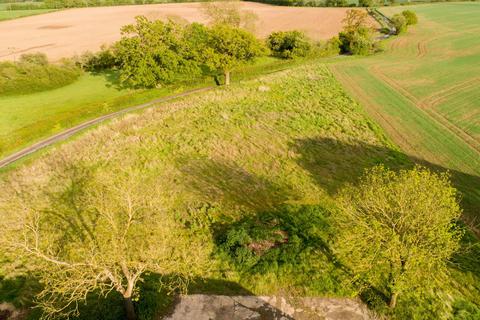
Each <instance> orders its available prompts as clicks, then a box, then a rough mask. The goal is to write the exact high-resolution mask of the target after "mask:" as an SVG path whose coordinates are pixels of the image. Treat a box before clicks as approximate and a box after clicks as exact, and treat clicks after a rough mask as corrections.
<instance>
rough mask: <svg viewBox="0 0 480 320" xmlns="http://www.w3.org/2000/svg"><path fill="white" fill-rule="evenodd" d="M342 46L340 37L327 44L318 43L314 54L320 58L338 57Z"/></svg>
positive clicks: (329, 40) (330, 40)
mask: <svg viewBox="0 0 480 320" xmlns="http://www.w3.org/2000/svg"><path fill="white" fill-rule="evenodd" d="M341 44H342V43H341V42H340V39H339V38H338V37H333V38H331V39H328V40H327V41H325V42H318V43H317V44H316V45H315V47H314V48H313V50H314V53H313V54H314V55H315V56H319V57H328V56H334V55H338V54H339V53H340V51H341V49H340V46H341Z"/></svg>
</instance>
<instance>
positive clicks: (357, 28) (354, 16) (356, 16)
mask: <svg viewBox="0 0 480 320" xmlns="http://www.w3.org/2000/svg"><path fill="white" fill-rule="evenodd" d="M368 19H369V18H368V13H367V12H366V11H365V10H359V9H351V10H348V11H347V16H346V17H345V19H343V24H344V27H343V30H342V32H340V34H339V35H338V37H339V39H340V42H341V45H340V49H341V51H342V52H343V53H349V54H354V55H368V54H371V53H372V52H373V51H374V50H375V41H374V38H373V32H372V31H373V30H372V27H371V26H370V24H369V22H368Z"/></svg>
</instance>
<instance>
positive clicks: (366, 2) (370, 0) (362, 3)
mask: <svg viewBox="0 0 480 320" xmlns="http://www.w3.org/2000/svg"><path fill="white" fill-rule="evenodd" d="M374 5H375V1H374V0H359V1H358V6H359V7H373V6H374Z"/></svg>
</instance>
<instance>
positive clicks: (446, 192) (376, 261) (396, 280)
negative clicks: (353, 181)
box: [335, 166, 461, 308]
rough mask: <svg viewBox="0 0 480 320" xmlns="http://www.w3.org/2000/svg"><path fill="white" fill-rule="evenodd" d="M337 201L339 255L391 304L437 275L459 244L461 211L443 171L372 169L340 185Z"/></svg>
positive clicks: (336, 218) (454, 191) (393, 304)
mask: <svg viewBox="0 0 480 320" xmlns="http://www.w3.org/2000/svg"><path fill="white" fill-rule="evenodd" d="M339 203H340V210H339V212H338V213H337V214H336V216H335V220H336V223H337V226H338V232H339V234H338V242H337V247H336V252H337V254H339V255H340V256H341V257H344V258H345V259H344V260H343V261H344V263H346V264H347V266H348V267H349V268H350V269H351V270H352V271H353V272H354V273H355V274H357V275H358V276H360V277H361V278H362V279H366V280H367V281H368V282H369V283H371V284H372V285H374V286H375V287H376V288H382V289H385V291H386V293H387V294H388V295H389V296H390V307H392V308H393V307H395V305H396V303H397V297H398V296H399V295H400V294H401V293H405V292H407V291H410V290H414V289H419V290H421V288H422V286H423V285H425V284H426V283H430V282H432V281H433V280H434V279H435V275H438V274H441V273H442V271H444V270H445V268H446V261H447V260H448V259H449V257H450V256H451V255H452V254H453V253H454V252H455V251H456V250H457V248H458V246H459V239H460V236H461V232H460V231H459V229H458V228H457V227H456V225H455V223H456V221H457V220H458V219H459V217H460V215H461V210H460V207H459V204H458V201H457V191H456V190H455V189H454V188H453V187H452V186H451V184H450V180H449V176H448V175H447V174H435V173H432V172H430V171H429V170H427V169H425V168H421V167H416V168H414V169H413V170H402V171H400V172H398V173H396V172H393V171H390V170H388V169H385V168H384V167H381V166H380V167H375V168H373V169H371V170H369V171H367V173H366V175H365V176H364V177H363V178H362V180H361V181H360V182H359V183H358V184H357V186H353V185H350V186H348V187H346V188H344V189H343V190H342V191H341V192H340V196H339Z"/></svg>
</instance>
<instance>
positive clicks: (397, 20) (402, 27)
mask: <svg viewBox="0 0 480 320" xmlns="http://www.w3.org/2000/svg"><path fill="white" fill-rule="evenodd" d="M390 20H391V21H392V24H393V26H394V27H395V30H396V31H395V33H396V34H401V33H404V32H405V31H407V19H405V17H404V16H403V15H402V14H400V13H397V14H395V15H393V16H392V18H391V19H390Z"/></svg>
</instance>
